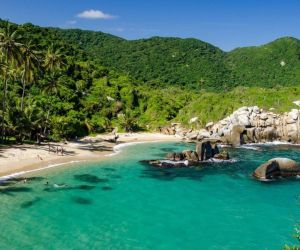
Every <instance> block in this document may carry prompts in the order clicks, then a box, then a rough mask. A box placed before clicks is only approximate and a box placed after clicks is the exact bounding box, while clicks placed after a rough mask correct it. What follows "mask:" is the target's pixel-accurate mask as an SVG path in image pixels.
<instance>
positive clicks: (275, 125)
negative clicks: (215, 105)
mask: <svg viewBox="0 0 300 250" xmlns="http://www.w3.org/2000/svg"><path fill="white" fill-rule="evenodd" d="M161 131H162V132H163V133H165V134H173V135H178V136H180V137H183V138H186V139H188V140H198V141H201V140H203V139H206V138H210V139H216V138H217V139H219V140H221V141H222V142H223V143H227V144H231V145H233V146H239V145H241V144H243V143H256V142H268V141H274V140H280V141H287V142H292V143H300V112H299V110H297V109H292V110H291V111H290V112H286V113H283V114H276V113H274V112H272V111H265V110H263V109H260V108H258V107H257V106H254V107H242V108H239V109H238V110H236V111H234V112H233V113H232V114H231V115H229V116H228V117H226V118H224V119H223V120H221V121H219V122H216V123H213V122H210V123H208V124H207V125H206V128H205V129H200V130H192V129H190V130H188V129H183V128H182V127H181V126H180V124H179V123H173V124H172V125H171V127H168V128H163V129H162V130H161Z"/></svg>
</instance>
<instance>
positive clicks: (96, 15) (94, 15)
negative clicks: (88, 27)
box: [77, 9, 116, 19]
mask: <svg viewBox="0 0 300 250" xmlns="http://www.w3.org/2000/svg"><path fill="white" fill-rule="evenodd" d="M77 17H80V18H86V19H113V18H116V16H113V15H110V14H107V13H104V12H103V11H101V10H93V9H91V10H85V11H83V12H81V13H79V14H78V15H77Z"/></svg>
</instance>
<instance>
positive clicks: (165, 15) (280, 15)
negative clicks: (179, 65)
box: [0, 0, 300, 51]
mask: <svg viewBox="0 0 300 250" xmlns="http://www.w3.org/2000/svg"><path fill="white" fill-rule="evenodd" d="M299 12H300V1H299V0H281V1H279V0H185V1H176V0H173V1H171V0H151V1H150V0H148V1H146V0H51V1H48V0H0V18H2V19H9V20H10V21H12V22H17V23H25V22H31V23H33V24H38V25H41V26H56V27H61V28H81V29H89V30H96V31H104V32H108V33H111V34H114V35H117V36H121V37H124V38H127V39H138V38H148V37H151V36H177V37H184V38H185V37H194V38H198V39H201V40H204V41H206V42H210V43H212V44H214V45H216V46H218V47H220V48H222V49H224V50H227V51H228V50H231V49H233V48H236V47H243V46H251V45H260V44H263V43H266V42H269V41H272V40H274V39H276V38H279V37H282V36H294V37H296V38H300V14H299Z"/></svg>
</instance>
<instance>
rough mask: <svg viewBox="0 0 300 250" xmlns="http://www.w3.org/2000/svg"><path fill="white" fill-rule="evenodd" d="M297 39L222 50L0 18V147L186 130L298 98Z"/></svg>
mask: <svg viewBox="0 0 300 250" xmlns="http://www.w3.org/2000/svg"><path fill="white" fill-rule="evenodd" d="M299 55H300V41H298V40H297V39H294V38H282V39H279V40H277V41H274V42H272V43H270V44H267V45H264V46H261V47H251V48H240V49H236V50H234V51H231V52H224V51H222V50H220V49H218V48H217V47H215V46H212V45H210V44H208V43H205V42H202V41H199V40H196V39H179V38H160V37H154V38H151V39H142V40H136V41H128V40H125V39H122V38H118V37H115V36H112V35H109V34H105V33H102V32H93V31H82V30H76V29H75V30H63V29H57V28H42V27H38V26H34V25H32V24H23V25H16V24H13V23H10V22H7V21H2V20H0V88H1V92H0V100H1V106H0V133H1V134H0V136H1V137H0V140H1V143H5V142H8V141H10V140H16V141H17V142H20V143H22V142H23V141H24V140H31V141H33V140H34V141H35V140H36V141H37V142H40V141H42V140H61V139H69V138H76V137H80V136H84V135H87V134H93V133H102V132H108V131H111V130H112V129H113V128H115V127H118V128H119V129H120V130H123V131H135V130H155V129H158V128H159V127H160V126H165V125H167V124H169V123H170V122H172V121H173V122H174V121H176V122H177V121H179V122H182V123H183V124H186V125H188V122H189V120H190V118H192V117H195V116H197V117H199V123H198V124H196V126H203V125H205V123H207V122H208V121H215V120H218V119H221V118H222V117H224V116H226V115H228V114H230V113H231V112H232V111H233V110H234V109H236V108H238V107H240V106H245V105H258V106H260V107H263V108H266V109H269V108H274V109H275V110H276V111H278V112H284V111H287V110H289V109H290V108H293V104H292V101H294V100H296V99H300V87H299V86H300V85H299V83H300V67H299V66H300V65H299V63H300V59H299Z"/></svg>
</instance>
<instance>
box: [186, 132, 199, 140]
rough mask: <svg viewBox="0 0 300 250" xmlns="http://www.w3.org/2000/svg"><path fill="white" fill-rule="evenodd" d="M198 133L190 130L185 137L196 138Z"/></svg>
mask: <svg viewBox="0 0 300 250" xmlns="http://www.w3.org/2000/svg"><path fill="white" fill-rule="evenodd" d="M198 134H199V133H198V132H191V133H188V134H186V138H187V139H189V140H196V139H197V137H198Z"/></svg>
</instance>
